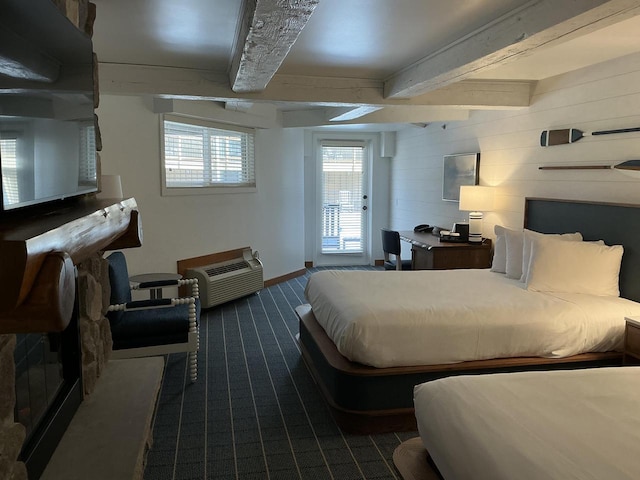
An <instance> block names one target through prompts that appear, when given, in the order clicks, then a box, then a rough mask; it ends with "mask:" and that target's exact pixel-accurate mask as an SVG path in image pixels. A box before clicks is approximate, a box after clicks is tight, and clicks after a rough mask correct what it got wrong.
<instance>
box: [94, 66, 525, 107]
mask: <svg viewBox="0 0 640 480" xmlns="http://www.w3.org/2000/svg"><path fill="white" fill-rule="evenodd" d="M99 72H100V91H101V93H104V94H109V93H111V94H117V95H151V96H163V97H173V98H183V99H187V98H188V99H194V100H198V99H200V100H215V101H225V102H226V101H230V100H241V99H243V100H247V101H253V102H293V103H299V104H308V105H312V104H315V105H320V106H335V107H338V106H342V107H344V106H349V107H354V108H355V107H361V106H382V107H384V106H390V105H402V106H411V105H444V106H455V107H464V108H491V109H502V108H523V107H527V106H529V103H530V96H531V93H530V92H531V86H532V83H530V82H522V81H488V80H476V81H473V80H470V81H465V82H460V83H457V84H453V85H449V86H447V87H446V88H443V89H441V90H438V91H434V92H429V93H427V94H424V95H420V96H417V97H414V98H410V99H404V98H384V97H383V95H382V91H383V83H382V82H381V81H377V80H363V79H354V78H334V77H307V76H296V75H275V76H274V77H273V80H272V81H271V82H270V83H269V85H268V86H267V88H266V89H265V90H264V91H262V92H253V93H238V92H234V91H233V90H231V88H230V87H229V82H228V78H227V77H226V76H224V75H216V74H212V73H211V72H208V71H204V70H201V71H197V70H191V69H181V68H168V67H153V66H146V65H122V64H111V63H100V68H99Z"/></svg>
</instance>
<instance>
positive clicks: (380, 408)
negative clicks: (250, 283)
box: [296, 304, 622, 435]
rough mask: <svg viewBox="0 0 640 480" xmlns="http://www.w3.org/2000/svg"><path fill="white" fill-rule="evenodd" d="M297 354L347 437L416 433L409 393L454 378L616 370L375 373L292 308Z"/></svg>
mask: <svg viewBox="0 0 640 480" xmlns="http://www.w3.org/2000/svg"><path fill="white" fill-rule="evenodd" d="M296 314H297V315H298V317H299V319H300V349H301V351H302V358H303V359H304V361H305V363H306V364H307V366H308V368H309V370H310V372H311V374H312V376H313V378H314V380H315V381H316V383H317V384H318V386H319V388H320V390H321V391H322V394H323V395H324V397H325V399H326V401H327V403H328V405H329V407H330V409H331V412H332V414H333V416H334V418H335V420H336V423H337V424H338V426H339V427H340V428H341V429H342V430H344V431H345V432H348V433H355V434H367V435H368V434H372V433H383V432H399V431H409V430H416V419H415V415H414V410H413V387H414V385H417V384H419V383H424V382H427V381H430V380H436V379H438V378H443V377H448V376H452V375H470V374H474V375H475V374H482V373H500V372H517V371H524V370H555V369H575V368H587V367H594V366H619V365H621V364H622V354H621V353H620V352H605V353H584V354H580V355H574V356H572V357H566V358H541V357H518V358H501V359H493V360H479V361H471V362H462V363H454V364H442V365H419V366H411V367H390V368H375V367H370V366H367V365H362V364H360V363H356V362H351V361H349V360H347V359H346V358H345V357H343V356H342V355H341V354H340V352H338V349H337V348H336V346H335V344H334V343H333V341H332V340H331V339H330V338H329V337H328V336H327V334H326V333H325V331H324V329H323V328H322V327H321V326H320V324H319V323H318V322H317V321H316V318H315V316H314V315H313V312H312V311H311V306H310V305H307V304H305V305H300V306H298V307H297V308H296Z"/></svg>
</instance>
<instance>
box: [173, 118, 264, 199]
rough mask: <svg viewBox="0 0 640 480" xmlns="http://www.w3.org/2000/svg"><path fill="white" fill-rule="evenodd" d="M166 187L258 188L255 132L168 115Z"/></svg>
mask: <svg viewBox="0 0 640 480" xmlns="http://www.w3.org/2000/svg"><path fill="white" fill-rule="evenodd" d="M163 127H164V129H163V130H164V157H163V162H164V181H165V187H166V188H193V187H196V188H201V187H219V186H222V187H255V185H256V178H255V161H254V147H253V143H254V132H253V130H251V129H242V128H240V127H227V126H222V125H217V124H212V123H210V122H202V123H200V122H198V121H194V120H193V119H184V120H182V119H177V118H175V117H168V116H165V118H164V120H163Z"/></svg>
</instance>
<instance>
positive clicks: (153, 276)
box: [129, 273, 182, 299]
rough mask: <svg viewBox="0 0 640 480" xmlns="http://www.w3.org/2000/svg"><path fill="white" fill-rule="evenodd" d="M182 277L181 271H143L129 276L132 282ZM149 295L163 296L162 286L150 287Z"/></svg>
mask: <svg viewBox="0 0 640 480" xmlns="http://www.w3.org/2000/svg"><path fill="white" fill-rule="evenodd" d="M180 279H182V275H180V274H179V273H141V274H140V275H133V276H131V277H129V281H130V282H132V283H145V282H163V281H166V280H180ZM149 296H150V297H151V299H156V298H162V287H157V288H151V289H149Z"/></svg>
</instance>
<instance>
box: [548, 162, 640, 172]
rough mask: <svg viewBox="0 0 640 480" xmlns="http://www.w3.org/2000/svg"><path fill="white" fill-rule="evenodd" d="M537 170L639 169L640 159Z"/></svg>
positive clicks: (558, 166)
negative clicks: (613, 163)
mask: <svg viewBox="0 0 640 480" xmlns="http://www.w3.org/2000/svg"><path fill="white" fill-rule="evenodd" d="M538 170H635V171H640V160H627V161H626V162H622V163H618V164H617V165H550V166H547V167H538Z"/></svg>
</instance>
